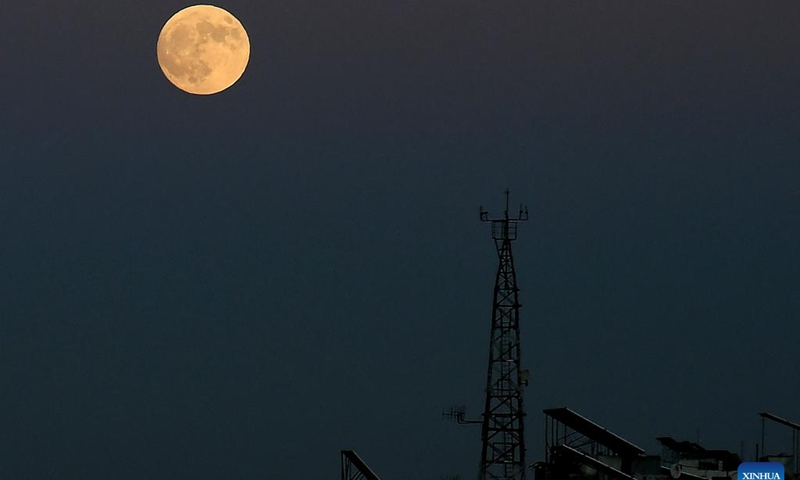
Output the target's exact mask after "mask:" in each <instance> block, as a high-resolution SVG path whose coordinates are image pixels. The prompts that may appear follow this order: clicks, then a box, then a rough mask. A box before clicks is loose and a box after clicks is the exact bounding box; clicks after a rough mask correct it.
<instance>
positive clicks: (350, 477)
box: [341, 450, 381, 480]
mask: <svg viewBox="0 0 800 480" xmlns="http://www.w3.org/2000/svg"><path fill="white" fill-rule="evenodd" d="M341 454H342V480H381V479H380V478H378V476H377V475H375V472H373V471H372V469H371V468H369V466H368V465H367V464H366V463H365V462H364V460H361V457H359V456H358V454H357V453H356V452H354V451H353V450H342V452H341Z"/></svg>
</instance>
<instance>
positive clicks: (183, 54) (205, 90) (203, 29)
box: [156, 5, 250, 95]
mask: <svg viewBox="0 0 800 480" xmlns="http://www.w3.org/2000/svg"><path fill="white" fill-rule="evenodd" d="M156 49H157V53H158V64H159V66H161V71H162V72H164V75H165V76H166V77H167V79H168V80H169V81H170V82H172V84H173V85H175V86H176V87H178V88H180V89H181V90H183V91H185V92H188V93H193V94H195V95H211V94H213V93H218V92H221V91H223V90H225V89H226V88H228V87H230V86H231V85H233V84H234V83H236V81H237V80H239V78H240V77H241V76H242V73H244V69H245V68H246V67H247V61H248V60H249V59H250V39H249V38H248V37H247V32H246V31H245V30H244V27H243V26H242V24H241V23H240V22H239V20H237V19H236V17H234V16H233V15H231V14H230V13H228V12H227V11H225V10H223V9H222V8H219V7H215V6H213V5H195V6H192V7H187V8H184V9H183V10H181V11H179V12H178V13H176V14H175V15H173V16H172V18H170V19H169V20H167V23H165V24H164V28H162V29H161V33H160V34H159V36H158V46H157V47H156Z"/></svg>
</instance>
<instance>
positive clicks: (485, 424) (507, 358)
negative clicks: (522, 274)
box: [478, 190, 528, 480]
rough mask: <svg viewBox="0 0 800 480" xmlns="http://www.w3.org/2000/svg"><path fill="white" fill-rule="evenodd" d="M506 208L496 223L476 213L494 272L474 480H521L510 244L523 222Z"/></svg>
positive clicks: (515, 293) (521, 375)
mask: <svg viewBox="0 0 800 480" xmlns="http://www.w3.org/2000/svg"><path fill="white" fill-rule="evenodd" d="M505 194H506V208H505V212H504V215H503V216H502V217H500V218H490V217H489V213H488V212H486V211H485V210H483V208H481V211H480V218H481V221H483V222H491V224H492V239H493V240H494V243H495V247H496V248H497V256H498V260H499V263H498V267H497V276H496V278H495V286H494V302H493V306H492V327H491V331H490V337H489V365H488V374H487V378H486V403H485V405H484V410H483V418H482V422H481V425H482V429H481V439H482V441H483V448H482V452H481V464H480V472H479V476H478V479H479V480H524V478H525V436H524V425H523V418H524V416H525V413H524V410H523V405H522V389H523V387H525V386H527V384H528V371H527V370H522V369H521V368H520V329H519V309H520V306H521V305H520V303H519V288H518V287H517V277H516V273H515V271H514V257H513V255H512V252H511V242H513V241H514V240H516V239H517V223H519V222H522V221H525V220H527V219H528V212H527V209H523V208H520V211H519V214H518V215H517V216H516V217H509V214H508V197H509V192H508V191H507V190H506V192H505Z"/></svg>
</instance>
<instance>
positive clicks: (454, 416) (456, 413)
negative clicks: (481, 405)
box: [442, 405, 482, 425]
mask: <svg viewBox="0 0 800 480" xmlns="http://www.w3.org/2000/svg"><path fill="white" fill-rule="evenodd" d="M465 412H466V408H465V407H464V405H458V406H455V407H450V410H448V411H446V412H442V417H444V418H447V419H450V420H455V421H456V423H458V424H459V425H470V424H475V423H482V421H481V420H465V418H464V417H465V416H466V413H465Z"/></svg>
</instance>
